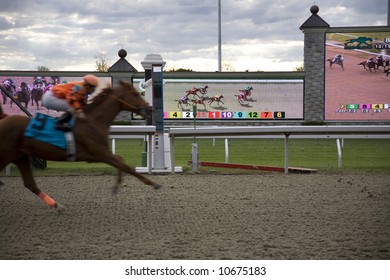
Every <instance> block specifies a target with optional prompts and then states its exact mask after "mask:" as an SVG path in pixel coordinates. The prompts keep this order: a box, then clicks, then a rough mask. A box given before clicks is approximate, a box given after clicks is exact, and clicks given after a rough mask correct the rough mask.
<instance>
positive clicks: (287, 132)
mask: <svg viewBox="0 0 390 280" xmlns="http://www.w3.org/2000/svg"><path fill="white" fill-rule="evenodd" d="M210 136H213V137H224V138H226V139H227V138H229V137H230V138H232V137H237V138H244V137H245V136H253V137H259V138H271V137H273V138H278V137H283V138H284V172H285V173H288V160H289V158H288V140H289V138H290V137H299V138H334V139H337V140H336V142H337V148H338V161H339V167H341V165H342V145H341V142H340V139H344V138H390V126H387V125H383V126H267V127H264V126H258V127H253V126H245V127H238V126H233V127H228V126H224V127H197V128H196V127H185V128H170V129H169V137H170V151H171V165H172V166H174V165H175V154H174V151H175V149H174V148H175V147H174V146H175V138H177V137H210ZM225 141H226V142H225V160H226V158H227V157H228V154H227V152H226V150H228V144H227V140H225Z"/></svg>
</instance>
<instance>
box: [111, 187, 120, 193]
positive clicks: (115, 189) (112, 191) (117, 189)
mask: <svg viewBox="0 0 390 280" xmlns="http://www.w3.org/2000/svg"><path fill="white" fill-rule="evenodd" d="M118 191H119V187H118V186H113V187H112V190H111V193H112V195H116V194H117V193H118Z"/></svg>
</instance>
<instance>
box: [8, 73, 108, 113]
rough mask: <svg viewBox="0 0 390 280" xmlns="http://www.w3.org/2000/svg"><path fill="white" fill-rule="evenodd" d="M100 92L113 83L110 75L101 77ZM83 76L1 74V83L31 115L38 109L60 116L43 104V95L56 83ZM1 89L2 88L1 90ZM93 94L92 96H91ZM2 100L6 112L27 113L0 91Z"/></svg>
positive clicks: (70, 80) (78, 79) (74, 79)
mask: <svg viewBox="0 0 390 280" xmlns="http://www.w3.org/2000/svg"><path fill="white" fill-rule="evenodd" d="M98 79H99V87H98V88H97V89H96V90H95V92H99V91H100V90H101V88H102V87H106V86H108V85H111V78H110V77H99V78H98ZM81 80H82V77H60V76H31V77H29V76H0V83H1V85H2V86H3V88H5V90H6V91H7V92H8V93H10V94H12V96H13V97H14V98H15V99H16V100H17V101H19V102H20V104H21V105H22V106H23V108H25V109H26V110H27V111H28V112H29V113H30V114H31V115H33V114H34V112H36V111H38V112H41V113H44V114H47V115H51V116H55V117H56V116H58V114H60V112H57V111H53V110H48V109H46V108H45V107H44V106H43V105H42V96H43V95H44V94H45V92H46V91H47V90H48V89H49V88H50V87H51V86H53V85H55V84H61V83H67V82H72V81H81ZM0 91H1V90H0ZM92 97H93V95H92V96H91V98H92ZM0 102H1V106H2V108H3V110H4V111H5V113H6V114H10V115H12V114H15V115H26V113H25V112H24V110H23V109H21V108H20V107H19V106H17V104H15V103H14V102H12V100H11V99H10V98H9V97H8V96H7V95H6V94H4V92H3V91H1V93H0Z"/></svg>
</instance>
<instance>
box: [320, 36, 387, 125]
mask: <svg viewBox="0 0 390 280" xmlns="http://www.w3.org/2000/svg"><path fill="white" fill-rule="evenodd" d="M389 31H390V29H389ZM387 69H390V32H364V33H357V32H337V33H336V32H329V33H327V34H326V59H325V120H328V121H360V120H361V121H378V120H379V121H380V120H386V121H388V120H390V94H389V90H388V88H389V85H390V80H389V79H390V75H388V74H387V73H384V71H386V70H387Z"/></svg>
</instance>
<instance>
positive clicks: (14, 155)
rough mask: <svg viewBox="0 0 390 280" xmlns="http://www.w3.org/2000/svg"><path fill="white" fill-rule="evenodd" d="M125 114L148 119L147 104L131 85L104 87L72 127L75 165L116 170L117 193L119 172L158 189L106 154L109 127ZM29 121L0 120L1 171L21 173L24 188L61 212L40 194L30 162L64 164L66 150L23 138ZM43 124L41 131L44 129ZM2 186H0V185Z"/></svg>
mask: <svg viewBox="0 0 390 280" xmlns="http://www.w3.org/2000/svg"><path fill="white" fill-rule="evenodd" d="M122 110H127V111H131V112H134V113H136V114H139V115H142V116H144V117H149V116H150V114H151V109H150V107H149V104H148V103H147V102H146V101H145V100H144V99H143V98H142V96H141V95H140V93H139V92H137V91H136V90H135V88H134V87H133V85H132V84H130V83H127V82H122V81H121V82H120V84H119V85H118V86H116V87H114V88H111V87H107V88H105V89H104V90H102V92H101V93H99V94H98V95H97V96H96V97H95V98H94V99H93V101H92V102H91V103H90V104H88V105H87V106H86V107H85V110H84V112H85V117H84V118H76V121H75V124H74V129H73V132H74V139H75V146H76V154H75V160H76V161H86V162H102V163H106V164H108V165H111V166H113V167H115V168H116V169H117V170H118V174H117V178H116V185H115V186H114V188H113V192H114V193H115V192H117V190H118V187H119V185H120V184H121V182H122V172H126V173H129V174H131V175H133V176H135V177H136V178H138V179H139V180H141V181H142V182H143V183H144V184H146V185H150V186H153V187H154V188H155V189H158V188H160V185H159V184H156V183H155V182H153V181H151V180H150V179H148V178H147V177H145V176H143V175H141V174H139V173H137V172H136V171H135V170H134V168H132V167H130V166H128V165H127V164H126V163H125V162H124V161H123V160H122V158H121V157H119V156H117V155H114V154H113V153H112V152H111V151H110V150H109V144H108V143H109V142H108V134H109V130H110V125H111V123H112V122H113V121H114V119H115V117H116V115H117V114H118V113H119V112H120V111H122ZM29 123H30V118H29V117H27V116H20V115H9V116H5V117H3V118H2V119H1V120H0V171H1V170H3V169H4V168H5V167H6V166H7V165H8V164H10V163H13V164H15V165H16V166H17V167H18V169H19V170H20V172H21V174H22V178H23V182H24V185H25V187H26V188H28V189H29V190H30V191H31V192H33V193H34V194H35V195H37V196H38V197H39V198H41V199H42V200H43V201H44V202H45V203H46V204H47V205H49V206H51V207H54V208H57V209H58V210H62V209H64V207H63V206H62V205H60V204H59V203H57V202H56V201H55V200H54V199H53V198H51V197H49V196H48V195H47V194H46V193H44V192H43V191H41V190H40V189H39V188H38V186H37V184H36V182H35V180H34V177H33V173H32V169H31V163H30V158H31V157H36V158H41V159H46V160H52V161H67V153H66V150H65V149H62V148H60V147H58V146H54V145H51V144H48V143H46V142H42V141H39V140H37V139H35V138H31V137H28V136H26V134H25V131H26V128H27V127H28V125H29ZM44 125H45V124H44V123H43V122H42V127H44ZM0 184H1V182H0Z"/></svg>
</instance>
